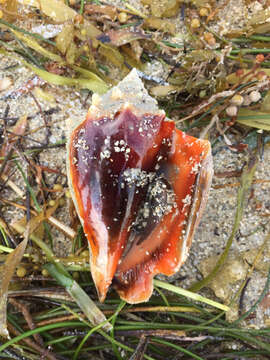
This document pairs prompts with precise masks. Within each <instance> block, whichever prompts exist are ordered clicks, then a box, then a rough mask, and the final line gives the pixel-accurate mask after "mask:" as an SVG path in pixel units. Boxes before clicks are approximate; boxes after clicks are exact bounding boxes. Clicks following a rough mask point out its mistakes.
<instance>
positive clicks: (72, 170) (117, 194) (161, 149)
mask: <svg viewBox="0 0 270 360" xmlns="http://www.w3.org/2000/svg"><path fill="white" fill-rule="evenodd" d="M67 149H68V152H67V153H68V154H67V172H68V178H69V186H70V189H71V193H72V198H73V201H74V204H75V207H76V210H77V213H78V215H79V218H80V220H81V223H82V225H83V228H84V232H85V234H86V237H87V239H88V242H89V247H90V267H91V273H92V277H93V279H94V282H95V285H96V288H97V292H98V295H99V299H100V301H104V299H105V297H106V294H107V291H108V289H109V287H110V285H111V284H112V286H113V287H114V288H115V289H116V291H117V292H118V293H119V295H120V297H121V298H122V299H124V300H125V301H127V302H128V303H131V304H135V303H140V302H143V301H147V300H148V299H149V297H150V296H151V294H152V292H153V277H154V276H155V275H156V274H159V273H162V274H165V275H172V274H174V273H175V272H177V271H178V270H179V268H180V266H181V265H182V264H183V263H184V261H185V259H186V257H187V254H188V250H189V247H190V245H191V240H192V238H193V235H194V231H195V228H196V227H197V225H198V224H199V221H200V218H201V214H202V211H203V209H204V207H205V204H206V199H207V195H208V191H209V187H210V184H211V178H212V172H213V170H212V156H211V147H210V143H209V142H208V141H207V140H201V139H196V138H194V137H192V136H189V135H186V134H185V133H183V132H182V131H180V130H178V129H176V127H175V124H174V122H172V121H170V120H169V119H166V117H165V113H164V111H162V110H159V109H158V107H157V103H156V101H155V100H154V99H153V98H151V97H150V96H149V95H148V93H147V91H146V90H145V88H144V85H143V83H142V81H141V80H140V78H139V76H138V74H137V71H136V70H135V69H134V70H132V71H131V72H130V73H129V75H128V76H126V78H125V79H124V80H123V81H121V82H120V83H119V84H118V85H117V86H116V87H114V88H112V89H111V90H110V91H108V92H107V93H106V94H105V95H103V96H101V97H99V96H98V95H96V94H94V95H93V97H92V105H91V107H90V109H89V111H88V114H87V116H86V119H85V120H84V121H83V122H81V123H79V124H78V123H77V124H76V123H75V124H72V123H71V124H69V136H68V144H67Z"/></svg>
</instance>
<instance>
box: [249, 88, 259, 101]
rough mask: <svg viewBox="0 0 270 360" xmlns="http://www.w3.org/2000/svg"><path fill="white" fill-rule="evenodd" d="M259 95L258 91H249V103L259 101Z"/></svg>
mask: <svg viewBox="0 0 270 360" xmlns="http://www.w3.org/2000/svg"><path fill="white" fill-rule="evenodd" d="M261 97H262V96H261V94H260V93H259V91H256V90H254V91H251V93H250V94H249V98H250V100H251V102H257V101H259V100H260V99H261Z"/></svg>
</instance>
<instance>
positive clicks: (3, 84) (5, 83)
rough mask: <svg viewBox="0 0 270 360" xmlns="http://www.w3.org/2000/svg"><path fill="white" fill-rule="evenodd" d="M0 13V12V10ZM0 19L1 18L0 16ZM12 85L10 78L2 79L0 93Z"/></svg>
mask: <svg viewBox="0 0 270 360" xmlns="http://www.w3.org/2000/svg"><path fill="white" fill-rule="evenodd" d="M0 12H1V10H0ZM0 18H1V14H0ZM12 84H13V81H12V79H11V78H10V77H8V76H7V77H4V78H3V79H1V80H0V91H4V90H7V89H8V88H9V87H10V86H11V85H12Z"/></svg>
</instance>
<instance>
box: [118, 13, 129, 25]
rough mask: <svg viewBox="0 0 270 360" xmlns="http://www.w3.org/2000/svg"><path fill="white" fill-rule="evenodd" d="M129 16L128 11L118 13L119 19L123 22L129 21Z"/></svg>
mask: <svg viewBox="0 0 270 360" xmlns="http://www.w3.org/2000/svg"><path fill="white" fill-rule="evenodd" d="M127 19H128V16H127V13H125V12H120V14H119V15H118V20H119V22H120V23H121V24H123V23H125V22H127Z"/></svg>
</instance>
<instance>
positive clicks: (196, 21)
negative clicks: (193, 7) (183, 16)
mask: <svg viewBox="0 0 270 360" xmlns="http://www.w3.org/2000/svg"><path fill="white" fill-rule="evenodd" d="M190 26H191V27H192V28H193V29H198V28H199V27H200V26H201V23H200V20H199V19H192V20H191V24H190Z"/></svg>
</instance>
